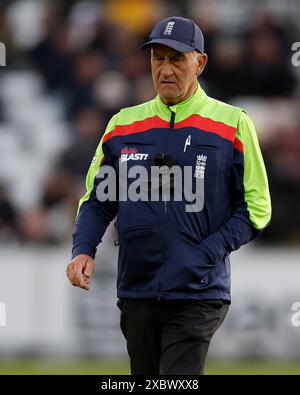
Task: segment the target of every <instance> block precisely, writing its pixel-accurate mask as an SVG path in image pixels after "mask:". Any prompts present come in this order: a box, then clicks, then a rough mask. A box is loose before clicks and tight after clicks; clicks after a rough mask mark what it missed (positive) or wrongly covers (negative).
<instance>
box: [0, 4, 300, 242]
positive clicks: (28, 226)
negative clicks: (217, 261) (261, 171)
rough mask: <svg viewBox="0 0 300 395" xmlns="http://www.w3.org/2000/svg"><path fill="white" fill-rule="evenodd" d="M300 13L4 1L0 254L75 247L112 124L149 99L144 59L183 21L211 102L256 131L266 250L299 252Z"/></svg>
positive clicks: (282, 7) (254, 7)
mask: <svg viewBox="0 0 300 395" xmlns="http://www.w3.org/2000/svg"><path fill="white" fill-rule="evenodd" d="M298 8H299V7H298V4H297V1H292V0H290V1H286V2H284V4H282V2H281V1H279V0H278V1H275V0H274V1H270V2H268V7H266V6H262V5H261V2H259V1H252V2H251V1H250V2H245V1H238V0H235V1H232V0H222V1H217V0H214V1H212V0H209V1H208V0H205V1H204V0H203V1H202V0H197V1H195V0H192V1H191V0H185V1H162V0H106V1H105V0H103V1H99V0H86V1H71V0H66V1H35V0H24V1H21V0H19V1H8V0H7V1H1V0H0V41H1V42H3V43H5V45H6V48H7V54H6V57H7V59H6V63H7V66H6V67H0V167H1V169H0V242H2V243H8V242H18V243H19V242H24V243H37V244H43V243H44V244H49V243H51V244H54V245H57V244H60V243H64V242H69V241H70V235H71V232H72V228H73V223H74V217H75V214H76V210H77V204H78V199H79V198H80V197H81V195H82V194H83V193H84V187H85V181H84V180H85V175H86V172H87V169H88V167H89V164H90V162H91V159H92V157H93V155H94V152H95V149H96V146H97V144H98V142H99V140H100V138H101V135H102V133H103V132H104V130H105V126H106V124H107V122H108V120H109V119H110V117H111V116H112V115H113V114H115V113H116V112H118V111H119V109H120V108H121V107H126V106H131V105H135V104H138V103H141V102H143V101H146V100H149V99H151V98H152V97H153V96H154V91H153V86H152V80H151V74H150V58H149V52H147V51H140V49H139V47H140V45H141V44H142V43H143V42H144V40H145V39H146V37H147V35H148V34H149V31H150V30H151V27H152V26H153V24H154V23H155V22H156V21H157V20H160V19H162V18H165V17H167V16H170V15H182V16H186V17H190V18H192V19H194V20H195V22H197V23H198V24H199V26H200V27H201V28H202V30H203V33H204V37H205V51H206V52H207V53H208V57H209V62H208V65H207V67H206V70H205V72H204V74H203V76H201V77H200V83H201V84H202V86H203V87H204V89H205V90H206V92H207V93H208V94H209V95H210V96H213V97H215V98H217V99H219V100H224V101H227V102H230V103H232V104H234V105H239V106H241V107H243V108H244V109H245V110H246V111H247V112H248V113H249V115H250V116H251V117H252V119H253V120H254V122H255V125H256V128H257V132H258V135H259V139H260V143H261V148H262V150H263V154H264V158H265V163H266V167H267V171H268V176H269V183H270V190H271V197H272V205H273V217H272V223H271V225H270V227H269V228H268V230H267V231H266V232H265V233H264V234H263V235H262V236H261V237H260V238H259V241H260V242H261V243H264V244H266V243H274V244H278V243H283V244H295V245H299V244H300V210H299V209H298V203H299V202H300V114H299V97H300V89H299V87H300V75H299V74H300V70H299V69H300V67H299V68H296V67H293V66H292V63H291V57H292V52H291V47H292V43H293V42H295V41H300V31H299V24H298V20H299V16H300V15H299V10H298ZM29 84H30V85H29ZM30 103H31V104H30ZM42 103H43V104H44V105H42ZM37 120H38V121H37ZM13 136H15V139H14V137H13ZM10 146H12V147H14V148H13V149H16V152H15V153H12V152H8V151H9V149H10ZM11 156H13V157H14V161H12V160H11ZM5 158H7V159H5ZM10 163H12V165H10ZM14 164H16V166H15V167H14ZM8 174H9V176H8Z"/></svg>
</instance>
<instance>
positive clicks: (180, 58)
mask: <svg viewBox="0 0 300 395" xmlns="http://www.w3.org/2000/svg"><path fill="white" fill-rule="evenodd" d="M183 60H184V58H183V57H182V56H174V58H172V61H173V62H182V61H183Z"/></svg>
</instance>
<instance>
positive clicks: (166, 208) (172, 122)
mask: <svg viewBox="0 0 300 395" xmlns="http://www.w3.org/2000/svg"><path fill="white" fill-rule="evenodd" d="M170 111H171V118H170V133H169V138H168V145H167V152H166V153H167V154H168V153H169V147H170V141H171V135H172V129H174V124H175V112H173V111H172V110H170ZM163 201H164V239H165V245H166V246H167V241H168V222H167V219H168V204H167V200H166V197H165V196H163ZM167 259H168V249H167V248H165V257H164V260H165V264H164V266H165V265H166V262H167ZM163 269H164V267H163ZM162 275H163V270H162V273H161V275H160V279H159V284H158V295H157V300H158V301H160V300H161V299H162V296H161V293H160V289H161V286H162V281H163V278H162Z"/></svg>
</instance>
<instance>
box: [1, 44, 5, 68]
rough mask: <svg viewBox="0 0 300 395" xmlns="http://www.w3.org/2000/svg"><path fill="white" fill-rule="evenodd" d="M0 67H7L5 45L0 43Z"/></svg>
mask: <svg viewBox="0 0 300 395" xmlns="http://www.w3.org/2000/svg"><path fill="white" fill-rule="evenodd" d="M0 66H6V48H5V45H4V44H3V43H1V42H0Z"/></svg>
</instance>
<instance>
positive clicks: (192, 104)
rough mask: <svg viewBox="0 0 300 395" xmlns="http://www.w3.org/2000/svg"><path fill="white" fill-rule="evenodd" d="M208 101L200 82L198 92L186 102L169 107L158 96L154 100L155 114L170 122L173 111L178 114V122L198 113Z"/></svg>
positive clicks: (176, 119)
mask: <svg viewBox="0 0 300 395" xmlns="http://www.w3.org/2000/svg"><path fill="white" fill-rule="evenodd" d="M206 101H207V95H206V93H205V92H204V90H203V89H202V87H201V85H200V84H199V82H198V86H197V89H196V92H195V93H194V94H193V95H192V96H190V97H189V98H187V99H186V100H184V101H182V102H180V103H177V104H174V105H173V106H168V105H166V104H164V103H163V102H162V101H161V99H160V97H159V95H157V96H156V97H155V99H154V106H155V112H156V113H157V114H158V115H159V116H161V117H162V118H163V119H165V120H169V118H170V114H171V111H172V112H174V113H175V114H176V118H175V121H176V122H178V121H181V120H183V119H185V118H187V117H189V116H191V115H192V114H194V113H197V112H198V111H199V109H200V108H201V107H202V106H203V105H204V104H205V102H206Z"/></svg>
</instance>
